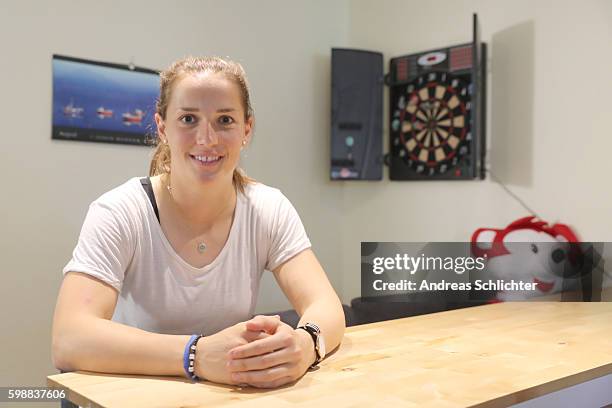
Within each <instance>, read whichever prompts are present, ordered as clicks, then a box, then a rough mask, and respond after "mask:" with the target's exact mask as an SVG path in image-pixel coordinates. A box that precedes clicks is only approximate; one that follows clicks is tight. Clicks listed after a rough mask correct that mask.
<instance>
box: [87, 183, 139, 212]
mask: <svg viewBox="0 0 612 408" xmlns="http://www.w3.org/2000/svg"><path fill="white" fill-rule="evenodd" d="M140 189H142V186H141V184H140V178H139V177H132V178H130V179H129V180H127V181H126V182H124V183H122V184H120V185H118V186H116V187H114V188H112V189H111V190H108V191H106V192H105V193H103V194H102V195H100V196H99V197H98V198H96V199H95V200H94V201H93V202H92V204H91V205H97V206H101V207H105V208H108V209H109V210H114V211H120V212H126V211H133V210H134V209H135V208H139V207H140V206H141V201H142V193H141V191H140ZM143 191H144V190H143Z"/></svg>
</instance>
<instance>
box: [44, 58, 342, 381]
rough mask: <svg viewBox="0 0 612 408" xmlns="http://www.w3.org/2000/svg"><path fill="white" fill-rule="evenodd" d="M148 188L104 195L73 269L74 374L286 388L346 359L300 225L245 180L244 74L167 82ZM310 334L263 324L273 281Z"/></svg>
mask: <svg viewBox="0 0 612 408" xmlns="http://www.w3.org/2000/svg"><path fill="white" fill-rule="evenodd" d="M155 120H156V124H157V129H158V144H157V146H156V151H155V154H154V157H153V160H152V162H151V166H150V172H149V177H144V178H133V179H130V180H129V181H128V182H126V183H124V184H123V185H121V186H119V187H117V188H115V189H113V190H111V191H109V192H107V193H105V194H103V195H102V196H101V197H99V198H98V199H97V200H95V201H94V202H93V203H92V204H91V206H90V208H89V211H88V214H87V217H86V219H85V222H84V225H83V228H82V230H81V235H80V237H79V241H78V243H77V246H76V248H75V250H74V253H73V257H72V260H71V261H70V262H69V263H68V265H66V267H65V268H64V271H63V272H64V275H65V277H64V281H63V283H62V287H61V289H60V294H59V296H58V302H57V306H56V311H55V317H54V324H53V358H54V361H55V364H56V366H57V367H58V368H60V369H63V370H88V371H100V372H111V373H130V374H149V375H184V376H187V377H189V378H191V379H193V380H198V379H206V380H210V381H215V382H221V383H227V384H250V385H252V386H256V387H276V386H279V385H282V384H286V383H289V382H292V381H295V380H296V379H298V378H299V377H301V376H302V375H303V374H304V373H305V372H306V370H307V369H308V368H309V367H311V366H313V365H316V364H317V363H318V362H319V361H320V360H321V359H322V358H324V357H325V350H326V349H327V350H331V349H333V348H336V347H337V346H338V345H339V344H340V341H341V339H342V336H343V333H344V326H345V322H344V314H343V311H342V307H341V304H340V301H339V299H338V297H337V295H336V293H335V291H334V290H333V288H332V286H331V285H330V283H329V281H328V279H327V277H326V275H325V272H324V271H323V269H322V267H321V265H320V264H319V262H318V261H317V259H316V257H315V255H314V253H313V252H312V250H311V244H310V241H309V239H308V237H307V235H306V232H305V229H304V227H303V225H302V223H301V221H300V218H299V216H298V214H297V212H296V211H295V208H294V207H293V206H292V205H291V203H290V202H289V200H287V198H286V197H285V196H284V195H283V194H282V193H281V192H280V191H279V190H277V189H275V188H272V187H268V186H266V185H264V184H262V183H258V182H255V181H254V180H252V179H250V178H248V177H247V176H246V175H245V174H244V173H243V172H242V170H240V169H239V167H238V165H239V161H240V152H241V150H242V149H243V148H244V147H245V146H247V145H248V143H249V141H250V139H251V134H252V129H253V123H254V114H253V109H252V108H251V103H250V97H249V88H248V85H247V81H246V77H245V74H244V71H243V69H242V67H241V66H240V65H239V64H237V63H235V62H232V61H228V60H224V59H221V58H193V57H190V58H186V59H183V60H180V61H177V62H175V63H174V64H173V65H172V66H171V67H170V68H169V69H168V70H166V71H164V72H162V73H161V86H160V99H159V102H158V104H157V112H156V115H155ZM265 269H267V270H270V271H272V272H273V273H274V276H275V278H276V280H277V282H278V283H279V286H280V287H281V289H282V290H283V292H284V293H285V294H286V295H287V297H288V299H289V301H290V302H291V303H292V304H293V306H294V308H295V309H296V311H297V312H298V313H299V314H300V316H301V320H300V323H299V325H298V326H299V327H298V328H295V329H294V328H292V327H290V326H288V325H286V324H284V323H282V322H281V321H280V319H279V318H278V317H269V316H257V317H254V318H253V317H252V316H253V310H254V308H255V305H256V302H257V294H258V290H259V281H260V279H261V276H262V273H263V271H264V270H265Z"/></svg>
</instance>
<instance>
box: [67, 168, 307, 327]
mask: <svg viewBox="0 0 612 408" xmlns="http://www.w3.org/2000/svg"><path fill="white" fill-rule="evenodd" d="M310 246H311V245H310V241H309V239H308V237H307V235H306V232H305V230H304V226H303V225H302V222H301V220H300V217H299V216H298V214H297V212H296V211H295V208H294V207H293V206H292V205H291V203H290V202H289V200H288V199H287V198H286V197H285V196H284V195H283V194H282V193H281V192H280V191H279V190H278V189H275V188H272V187H268V186H266V185H263V184H261V183H255V184H248V185H247V186H246V187H245V193H244V195H243V194H241V193H238V194H237V200H236V210H235V213H234V221H233V223H232V226H231V230H230V233H229V237H228V239H227V242H226V243H225V246H224V247H223V249H222V250H221V252H220V253H219V255H218V256H217V258H216V259H215V260H214V261H213V262H211V263H210V264H208V265H206V266H205V267H203V268H194V267H193V266H191V265H189V264H188V263H187V262H185V261H184V260H183V259H182V258H181V257H180V256H179V255H178V254H177V253H176V252H175V251H174V249H173V248H172V246H171V245H170V242H169V241H168V240H167V238H166V236H165V235H164V233H163V231H162V229H161V226H160V224H159V221H158V220H157V218H156V216H155V212H154V210H153V206H152V205H151V202H150V200H149V198H148V196H147V194H146V192H145V191H144V189H143V188H142V185H141V183H140V179H138V178H132V179H130V180H129V181H127V182H126V183H124V184H123V185H121V186H119V187H117V188H115V189H113V190H111V191H109V192H107V193H105V194H103V195H102V196H101V197H99V198H98V199H97V200H95V201H94V202H93V203H92V204H91V205H90V206H89V211H88V212H87V216H86V218H85V222H84V224H83V227H82V229H81V234H80V236H79V241H78V243H77V246H76V248H75V250H74V252H73V256H72V259H71V260H70V262H68V264H67V265H66V267H65V268H64V270H63V273H64V274H66V273H68V272H70V271H73V272H83V273H86V274H89V275H91V276H94V277H96V278H97V279H100V280H101V281H103V282H106V283H108V284H109V285H111V286H112V287H114V288H115V289H117V291H119V297H118V300H117V306H116V308H115V312H114V315H113V318H112V320H114V321H117V322H120V323H123V324H126V325H129V326H133V327H138V328H141V329H143V330H147V331H150V332H155V333H165V334H195V333H202V334H204V335H210V334H213V333H216V332H218V331H219V330H222V329H224V328H226V327H229V326H231V325H234V324H236V323H238V322H241V321H245V320H248V319H249V318H250V317H251V316H252V315H253V310H254V308H255V304H256V302H257V294H258V291H259V282H260V279H261V275H262V273H263V271H264V269H267V270H273V269H275V268H276V267H277V266H279V265H281V264H282V263H283V262H285V261H287V260H289V259H290V258H292V257H293V256H295V255H297V254H298V253H299V252H301V251H303V250H305V249H307V248H309V247H310Z"/></svg>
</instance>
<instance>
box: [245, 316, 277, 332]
mask: <svg viewBox="0 0 612 408" xmlns="http://www.w3.org/2000/svg"><path fill="white" fill-rule="evenodd" d="M280 323H281V321H280V316H279V315H274V316H255V317H254V318H252V319H251V320H249V321H247V322H246V328H247V330H251V331H264V332H266V333H269V334H274V333H275V332H276V330H277V328H278V326H279V324H280Z"/></svg>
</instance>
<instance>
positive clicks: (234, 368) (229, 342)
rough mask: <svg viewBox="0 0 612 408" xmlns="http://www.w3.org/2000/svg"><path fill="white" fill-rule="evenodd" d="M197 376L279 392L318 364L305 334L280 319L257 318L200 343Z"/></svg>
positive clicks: (196, 366) (197, 357) (203, 339)
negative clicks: (275, 389) (313, 364)
mask: <svg viewBox="0 0 612 408" xmlns="http://www.w3.org/2000/svg"><path fill="white" fill-rule="evenodd" d="M197 347H198V349H197V353H196V363H195V369H196V375H197V376H198V377H200V378H204V379H206V380H209V381H213V382H218V383H224V384H233V385H242V384H246V385H250V386H253V387H258V388H275V387H279V386H281V385H284V384H287V383H290V382H293V381H295V380H297V379H298V378H300V377H301V376H302V375H303V374H304V373H305V372H306V370H308V367H310V365H311V364H312V363H313V362H314V361H315V358H316V356H315V351H314V343H313V340H312V337H311V336H310V334H308V333H307V332H306V331H305V330H301V329H300V330H296V329H293V328H292V327H291V326H289V325H287V324H285V323H283V322H282V321H281V320H280V317H279V316H255V317H254V318H252V319H251V320H249V321H247V322H242V323H238V324H236V325H234V326H231V327H228V328H227V329H225V330H222V331H220V332H218V333H216V334H213V335H211V336H207V337H204V338H202V339H201V340H200V341H199V342H198V346H197Z"/></svg>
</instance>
